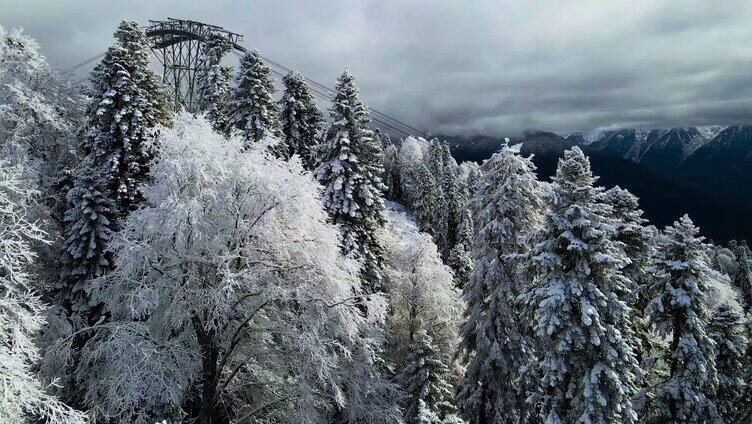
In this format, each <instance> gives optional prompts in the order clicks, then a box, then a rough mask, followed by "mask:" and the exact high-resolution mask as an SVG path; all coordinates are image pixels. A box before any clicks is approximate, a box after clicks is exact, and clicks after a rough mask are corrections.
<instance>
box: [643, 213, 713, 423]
mask: <svg viewBox="0 0 752 424" xmlns="http://www.w3.org/2000/svg"><path fill="white" fill-rule="evenodd" d="M699 232H700V230H699V229H698V228H697V227H696V226H695V225H694V224H693V223H692V220H691V219H689V217H688V216H687V215H684V216H683V217H681V218H680V219H679V220H678V221H676V222H674V224H673V225H671V226H668V227H666V229H665V230H664V234H663V236H662V237H661V238H660V242H659V244H658V247H657V249H656V257H655V260H654V274H655V275H654V277H653V278H654V281H653V282H652V283H651V285H650V287H649V288H648V293H649V294H650V296H651V300H650V301H649V303H648V305H647V308H646V310H645V313H646V315H647V318H648V324H649V325H651V326H652V327H653V328H655V330H656V331H657V332H658V335H659V336H662V337H667V338H668V339H669V341H670V345H669V346H668V348H667V349H666V350H665V352H664V353H663V355H662V356H663V358H662V359H663V361H664V362H665V364H666V366H667V367H668V373H667V375H666V376H665V378H663V379H662V380H661V381H659V382H658V384H657V385H656V387H655V388H654V392H655V395H654V399H653V401H652V405H651V408H650V409H651V411H650V417H649V418H651V419H654V420H657V421H660V422H670V423H706V422H720V421H719V420H720V416H719V414H718V410H717V407H716V405H715V403H714V402H713V399H712V396H711V394H712V392H713V390H714V388H715V386H716V385H717V382H718V379H717V375H716V367H715V343H714V342H713V340H712V339H711V338H710V336H709V335H708V329H707V326H708V307H707V300H706V292H707V290H708V285H709V284H710V280H711V278H713V277H714V276H715V274H716V273H715V271H713V270H712V269H711V268H710V267H709V266H708V260H709V259H708V257H707V253H706V252H707V246H706V245H705V244H704V243H703V238H702V237H700V236H698V233H699Z"/></svg>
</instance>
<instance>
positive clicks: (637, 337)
mask: <svg viewBox="0 0 752 424" xmlns="http://www.w3.org/2000/svg"><path fill="white" fill-rule="evenodd" d="M603 201H604V202H605V203H606V204H607V205H608V206H610V207H611V209H610V212H609V217H610V218H611V219H613V220H614V225H615V226H616V234H615V236H614V239H615V240H616V241H618V242H619V243H620V244H621V246H622V248H623V251H624V254H625V255H626V256H627V258H629V263H628V264H627V265H626V266H624V268H623V269H622V272H623V274H624V276H625V277H627V278H628V279H629V281H630V283H631V291H630V293H625V294H624V297H622V299H623V300H627V301H628V302H629V305H630V306H631V307H632V308H633V309H634V310H635V311H642V310H644V309H645V306H646V304H647V301H648V299H646V297H647V295H646V293H645V290H646V287H647V286H648V284H649V282H650V280H649V275H650V272H649V270H650V267H651V266H652V256H653V253H654V250H655V246H654V245H653V242H654V240H653V237H654V235H653V232H652V231H651V229H650V228H648V227H646V226H645V223H646V222H647V220H646V219H645V218H643V217H642V213H643V212H642V210H640V208H639V200H638V199H637V197H636V196H635V195H633V194H632V193H630V192H629V191H628V190H624V189H622V188H620V187H619V186H616V187H613V188H611V189H609V190H607V191H605V192H604V193H603ZM633 324H634V326H633V327H634V328H633V329H632V331H631V332H630V334H631V335H633V336H634V337H632V341H631V342H632V343H633V344H634V347H635V353H636V354H637V358H638V360H639V362H640V364H641V365H643V366H647V365H648V364H646V363H645V361H646V360H647V359H648V358H649V353H650V350H651V349H652V347H653V346H654V344H655V343H654V340H653V338H652V337H651V335H650V332H649V331H648V329H647V326H646V323H645V320H644V317H643V316H642V314H635V320H634V322H633ZM643 369H644V368H643ZM647 376H648V374H647V373H646V374H645V375H644V377H647Z"/></svg>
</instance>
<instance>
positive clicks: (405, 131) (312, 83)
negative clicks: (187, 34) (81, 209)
mask: <svg viewBox="0 0 752 424" xmlns="http://www.w3.org/2000/svg"><path fill="white" fill-rule="evenodd" d="M106 53H107V52H106V51H103V52H101V53H98V54H96V55H94V56H92V57H90V58H88V59H86V60H83V61H81V62H79V63H77V64H75V65H73V66H71V67H70V68H68V69H66V70H64V71H63V72H62V73H61V74H67V75H68V76H69V77H70V76H71V75H72V74H73V72H74V71H75V70H77V69H79V68H81V67H83V66H86V65H88V64H89V63H91V62H93V61H95V60H97V59H99V58H100V57H102V56H104V55H105V54H106ZM233 53H235V54H236V55H237V56H242V53H241V52H239V51H237V50H233ZM152 54H154V51H152ZM155 56H156V54H155ZM259 56H260V57H261V59H262V60H263V61H264V62H266V63H267V64H268V65H270V66H269V70H270V71H272V72H273V73H274V74H275V75H277V76H278V77H280V78H284V76H285V75H286V74H287V73H289V72H291V71H292V69H291V68H288V67H287V66H284V65H282V64H281V63H279V62H276V61H274V60H272V59H270V58H268V57H266V56H263V55H259ZM157 59H159V58H157ZM275 68H276V69H275ZM303 78H304V79H305V81H306V82H307V83H308V84H309V89H310V90H311V92H312V93H314V94H315V95H317V96H318V97H320V98H321V99H323V100H325V101H331V98H332V96H333V95H334V93H335V91H334V89H333V88H331V87H328V86H326V85H324V84H322V83H320V82H318V81H316V80H314V79H312V78H308V77H306V76H305V75H304V76H303ZM86 80H87V78H86V77H84V78H80V79H78V80H76V81H74V82H73V83H72V85H74V86H77V85H80V84H82V83H83V82H85V81H86ZM369 112H370V114H371V120H372V121H373V122H374V123H376V124H378V125H379V126H381V127H383V128H384V129H388V130H390V131H393V132H394V133H397V134H398V135H401V136H403V137H408V136H411V135H420V136H423V137H427V134H426V133H425V132H424V131H422V130H419V129H418V128H415V127H413V126H412V125H409V124H407V123H405V122H402V121H400V120H399V119H397V118H394V117H392V116H389V115H387V114H386V113H384V112H381V111H379V110H377V109H374V108H369Z"/></svg>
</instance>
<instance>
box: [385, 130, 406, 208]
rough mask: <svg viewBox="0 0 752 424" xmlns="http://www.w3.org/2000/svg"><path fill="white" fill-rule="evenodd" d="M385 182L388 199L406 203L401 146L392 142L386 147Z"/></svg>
mask: <svg viewBox="0 0 752 424" xmlns="http://www.w3.org/2000/svg"><path fill="white" fill-rule="evenodd" d="M384 184H385V185H386V192H385V194H384V195H385V196H386V198H387V199H389V200H392V201H395V202H400V203H403V204H404V203H405V200H406V199H403V193H402V176H401V170H400V160H399V148H398V147H397V146H396V145H394V144H390V145H388V146H386V147H385V148H384Z"/></svg>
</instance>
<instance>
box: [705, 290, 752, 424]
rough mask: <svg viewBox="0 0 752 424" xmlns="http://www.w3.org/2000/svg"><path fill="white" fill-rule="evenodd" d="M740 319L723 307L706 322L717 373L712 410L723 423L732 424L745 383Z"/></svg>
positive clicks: (731, 309)
mask: <svg viewBox="0 0 752 424" xmlns="http://www.w3.org/2000/svg"><path fill="white" fill-rule="evenodd" d="M743 324H744V323H743V321H742V317H741V316H740V315H739V314H738V313H737V312H736V311H734V309H733V308H732V307H731V306H730V305H729V304H727V303H723V304H721V305H720V306H718V308H717V309H716V310H715V311H714V312H713V315H712V317H711V319H710V324H709V331H710V337H711V338H712V339H713V341H714V342H715V349H716V350H715V366H716V370H717V371H718V388H717V390H716V397H715V402H716V407H717V408H718V412H719V413H720V414H721V417H723V419H724V421H726V422H733V417H734V416H735V414H736V412H737V410H738V402H739V401H740V400H741V398H742V395H743V394H744V390H745V388H746V386H747V384H748V383H746V382H745V381H744V377H745V375H744V374H745V369H744V362H745V361H747V362H748V361H749V359H748V358H745V357H744V356H745V354H746V352H747V345H748V341H747V337H746V336H745V334H744V325H743Z"/></svg>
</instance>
